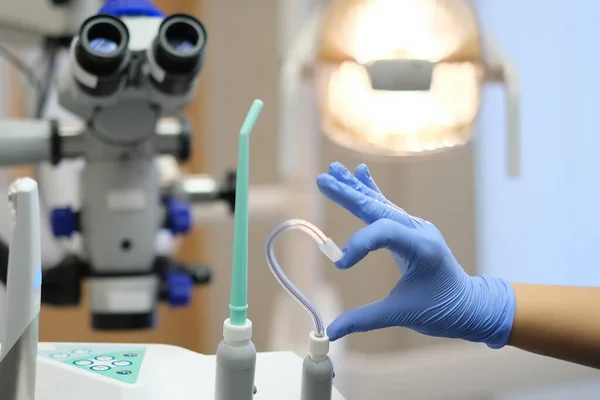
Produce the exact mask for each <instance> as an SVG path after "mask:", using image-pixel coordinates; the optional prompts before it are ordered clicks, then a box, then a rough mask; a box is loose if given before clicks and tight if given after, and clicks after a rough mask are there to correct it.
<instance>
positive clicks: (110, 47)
mask: <svg viewBox="0 0 600 400" xmlns="http://www.w3.org/2000/svg"><path fill="white" fill-rule="evenodd" d="M118 47H119V46H118V45H117V43H115V42H114V41H112V40H110V39H102V38H98V39H92V40H90V48H91V49H92V50H94V51H96V52H98V53H101V54H110V53H114V52H115V51H117V49H118Z"/></svg>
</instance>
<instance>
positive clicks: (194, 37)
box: [0, 0, 235, 330]
mask: <svg viewBox="0 0 600 400" xmlns="http://www.w3.org/2000/svg"><path fill="white" fill-rule="evenodd" d="M206 42H207V32H206V30H205V28H204V26H203V24H202V23H201V22H200V21H199V20H197V19H196V18H194V17H193V16H191V15H186V14H175V15H171V16H167V17H165V16H164V15H163V14H162V13H161V12H160V11H159V10H158V9H156V8H155V7H154V6H153V5H152V4H151V3H149V2H147V1H145V0H137V1H124V0H111V1H107V2H105V4H104V6H103V7H102V8H101V9H100V11H99V13H98V14H97V15H93V16H91V17H89V18H88V19H86V20H85V21H84V22H83V23H82V24H81V26H80V29H79V32H78V34H76V35H75V37H74V38H73V39H72V40H71V41H70V47H69V48H68V51H69V57H70V61H69V68H68V70H66V71H64V73H62V75H61V76H60V79H59V82H58V86H59V103H60V105H61V106H62V107H63V108H65V109H66V110H68V111H69V112H71V113H72V114H74V115H76V116H78V117H80V118H81V120H82V121H83V123H82V124H81V125H80V126H72V125H71V126H66V125H64V124H61V123H60V122H58V121H49V120H44V119H29V120H25V119H18V120H0V166H15V165H21V164H34V165H39V164H42V163H50V164H52V165H57V164H59V163H60V162H61V161H62V160H65V159H74V158H82V159H83V160H84V161H85V165H84V167H83V170H82V172H81V175H80V188H81V189H80V198H81V207H80V208H79V209H78V210H75V209H73V208H72V207H70V206H66V207H62V208H58V209H54V210H52V212H51V213H50V212H49V214H50V215H49V216H46V215H43V217H44V218H46V217H48V220H49V221H48V222H49V223H51V225H52V231H53V234H54V236H55V237H57V238H70V237H72V236H73V235H76V234H77V235H79V236H80V237H81V238H82V243H83V253H84V254H83V256H80V255H68V256H67V257H66V258H65V259H64V260H63V261H62V262H61V263H59V265H57V266H52V268H44V270H43V274H44V279H43V282H44V283H43V287H42V302H43V303H47V304H51V305H57V306H64V305H66V306H71V305H77V304H79V302H80V297H81V284H82V280H83V279H86V280H87V281H88V293H89V307H90V311H91V316H92V326H93V328H94V329H97V330H130V329H146V328H152V327H153V326H154V325H155V323H156V308H157V303H158V302H159V301H168V303H169V304H170V305H171V306H185V305H187V304H189V302H190V301H191V296H192V289H193V285H195V284H205V283H208V282H209V280H210V277H211V271H210V269H208V268H205V267H192V266H188V265H184V264H183V263H181V262H178V261H176V260H173V259H172V258H171V257H169V256H163V255H161V254H159V253H158V250H157V249H156V242H157V237H158V236H159V234H160V233H162V232H164V231H168V232H170V234H171V235H172V236H178V235H184V234H186V233H188V232H189V231H190V229H191V228H192V226H191V225H192V215H191V209H190V206H191V203H207V202H217V201H225V202H227V203H228V204H229V205H230V209H231V211H233V206H234V205H233V200H234V196H235V174H230V176H229V177H228V178H227V179H226V180H225V181H224V182H222V183H220V182H217V181H216V180H213V179H212V178H209V177H203V176H188V177H184V178H182V179H181V180H179V181H177V182H175V183H172V184H169V185H161V184H160V182H159V174H158V170H157V166H156V159H157V157H158V156H161V155H167V156H172V157H174V158H176V159H177V160H179V161H181V162H185V161H186V160H188V158H189V157H190V152H191V149H192V143H191V137H192V135H191V132H190V125H189V123H188V122H187V120H186V119H185V118H183V117H181V116H180V114H181V112H182V110H183V109H184V107H186V106H187V105H189V104H190V103H191V100H192V98H193V95H194V92H195V88H196V82H197V80H198V76H199V74H200V72H201V70H202V66H203V62H204V51H205V46H206ZM38 178H39V177H38ZM38 181H40V185H41V183H42V182H41V180H39V179H38ZM40 196H41V200H44V197H43V196H44V190H43V186H40ZM42 206H43V203H42ZM42 211H43V212H44V211H45V210H43V207H42ZM45 222H47V221H45V220H42V223H45ZM5 268H6V267H4V268H0V269H5ZM4 274H5V272H4V273H1V274H0V277H2V280H4V277H3V276H2V275H4Z"/></svg>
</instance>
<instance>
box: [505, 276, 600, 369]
mask: <svg viewBox="0 0 600 400" xmlns="http://www.w3.org/2000/svg"><path fill="white" fill-rule="evenodd" d="M513 288H514V291H515V295H516V303H517V309H516V313H515V320H514V324H513V329H512V333H511V339H510V342H509V344H510V345H511V346H514V347H517V348H520V349H523V350H526V351H530V352H533V353H537V354H540V355H544V356H548V357H553V358H557V359H561V360H565V361H570V362H574V363H577V364H581V365H586V366H589V367H593V368H598V369H600V288H588V287H568V286H549V285H527V284H520V283H514V284H513Z"/></svg>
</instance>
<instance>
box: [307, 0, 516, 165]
mask: <svg viewBox="0 0 600 400" xmlns="http://www.w3.org/2000/svg"><path fill="white" fill-rule="evenodd" d="M320 19H321V20H320V26H319V28H318V31H317V38H316V43H315V45H316V51H315V60H314V64H313V65H312V68H311V69H312V72H313V73H312V77H313V79H314V80H315V83H316V87H317V94H318V103H319V109H320V115H321V128H322V130H323V131H324V132H325V134H326V136H327V137H328V138H329V139H331V140H332V141H333V142H334V143H336V144H338V145H340V146H342V147H345V148H347V149H351V150H354V151H357V152H359V153H363V154H364V153H366V154H371V155H375V156H378V158H381V159H392V160H397V159H398V158H399V157H403V158H406V157H410V156H419V155H427V154H433V153H438V152H442V151H445V150H448V149H450V148H456V147H461V146H462V145H465V144H467V143H468V142H469V141H470V140H471V139H472V137H473V124H474V121H475V118H476V116H477V113H478V110H479V107H480V103H481V97H482V93H481V92H482V87H483V86H484V84H485V83H486V82H490V81H500V82H502V83H504V84H505V85H506V88H507V119H508V120H507V131H508V140H507V157H508V158H507V162H508V172H509V175H513V176H514V175H517V174H518V170H519V163H518V120H517V103H518V102H517V95H518V92H517V90H516V76H515V74H514V73H513V72H512V71H511V69H510V68H509V67H508V66H507V65H506V63H505V62H503V61H502V60H493V59H492V58H493V57H494V56H495V57H496V58H500V57H499V56H498V55H497V51H496V49H495V48H492V47H491V44H490V43H488V41H487V40H486V38H485V37H484V35H483V34H482V32H481V30H480V27H479V24H478V21H477V18H476V15H475V13H474V10H473V9H472V7H471V5H470V4H469V3H468V2H467V1H464V0H460V1H459V0H337V1H333V2H331V3H330V5H329V6H328V7H327V8H325V9H324V10H323V11H322V13H321V16H320ZM488 52H489V53H490V54H489V55H490V56H491V57H485V56H484V53H488ZM494 53H496V54H494ZM496 61H498V62H496Z"/></svg>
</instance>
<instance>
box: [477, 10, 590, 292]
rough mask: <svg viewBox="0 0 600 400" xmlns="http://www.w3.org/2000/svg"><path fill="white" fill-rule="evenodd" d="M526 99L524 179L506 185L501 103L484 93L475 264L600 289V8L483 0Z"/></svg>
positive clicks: (514, 276) (486, 19) (512, 275)
mask: <svg viewBox="0 0 600 400" xmlns="http://www.w3.org/2000/svg"><path fill="white" fill-rule="evenodd" d="M478 3H479V15H480V18H481V19H482V24H483V26H484V27H485V30H486V32H487V33H488V34H491V36H492V37H493V38H494V39H495V40H496V41H497V42H498V43H499V45H500V46H501V48H503V49H504V50H505V52H506V53H507V54H508V55H509V56H510V58H512V60H513V61H514V63H515V64H516V67H517V68H518V70H519V73H520V79H521V91H522V108H521V109H522V146H523V147H522V154H523V170H522V172H523V174H522V177H521V178H520V179H519V180H511V179H509V178H508V177H506V176H505V172H504V171H505V161H504V156H505V151H504V144H505V133H504V120H503V116H504V114H503V113H504V104H503V101H504V100H503V95H502V92H501V91H500V90H486V96H485V104H484V106H483V111H482V113H481V115H480V128H479V130H478V138H477V140H476V142H477V143H476V146H477V152H476V153H477V161H476V165H477V171H476V176H477V203H478V210H477V211H478V240H479V243H478V253H479V254H478V258H479V262H478V265H479V267H480V269H481V271H482V272H484V273H489V274H493V275H497V276H502V277H505V278H508V279H511V280H519V281H527V282H537V283H561V284H580V285H583V284H589V285H600V260H599V259H598V257H596V255H597V254H598V252H597V249H598V248H599V247H600V229H599V227H600V207H599V206H600V152H599V150H600V129H599V122H600V118H599V117H600V101H599V100H598V94H599V93H600V74H599V73H600V2H596V1H581V0H579V1H564V0H529V1H522V0H480V1H479V2H478Z"/></svg>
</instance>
